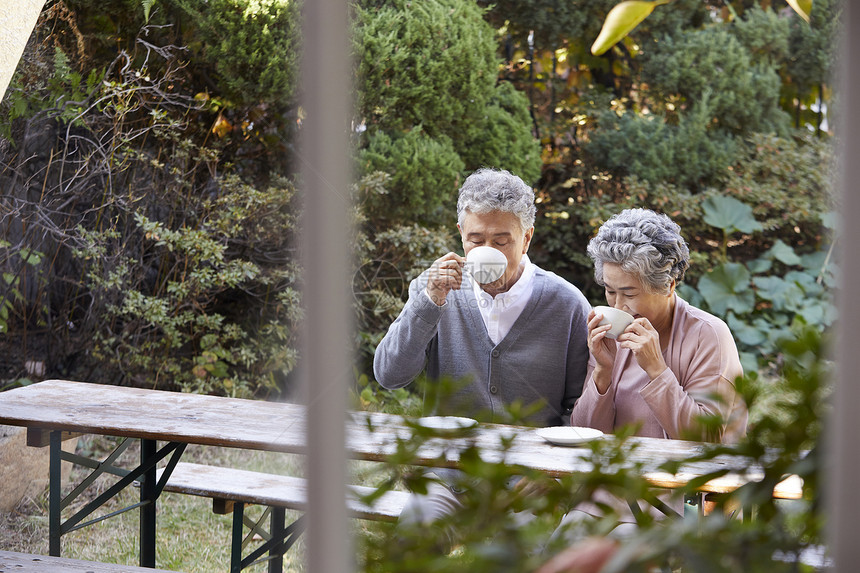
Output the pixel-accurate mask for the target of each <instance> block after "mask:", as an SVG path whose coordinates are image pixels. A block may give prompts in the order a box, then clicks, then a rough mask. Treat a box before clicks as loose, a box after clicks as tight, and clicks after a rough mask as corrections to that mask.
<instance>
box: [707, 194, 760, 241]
mask: <svg viewBox="0 0 860 573" xmlns="http://www.w3.org/2000/svg"><path fill="white" fill-rule="evenodd" d="M702 209H703V210H704V212H705V217H704V219H705V223H707V224H708V225H710V226H712V227H717V228H718V229H722V230H724V231H725V232H726V233H733V232H734V231H740V232H741V233H752V232H753V231H758V230H760V229H761V228H762V227H761V224H760V223H759V222H758V221H756V220H755V217H753V213H752V207H750V206H749V205H747V204H746V203H743V202H741V201H738V200H737V199H735V198H734V197H724V196H722V195H717V196H712V197H708V198H707V199H705V200H704V201H703V202H702Z"/></svg>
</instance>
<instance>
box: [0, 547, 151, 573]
mask: <svg viewBox="0 0 860 573" xmlns="http://www.w3.org/2000/svg"><path fill="white" fill-rule="evenodd" d="M0 571H2V572H3V573H7V572H8V573H13V572H14V573H86V572H91V573H167V571H166V570H165V569H150V568H148V567H135V566H133V565H117V564H115V563H99V562H96V561H83V560H80V559H69V558H68V557H49V556H47V555H34V554H32V553H18V552H15V551H2V550H0Z"/></svg>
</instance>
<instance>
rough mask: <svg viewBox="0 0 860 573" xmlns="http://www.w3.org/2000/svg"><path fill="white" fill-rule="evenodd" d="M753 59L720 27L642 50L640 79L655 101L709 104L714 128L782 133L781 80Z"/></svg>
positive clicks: (685, 34)
mask: <svg viewBox="0 0 860 573" xmlns="http://www.w3.org/2000/svg"><path fill="white" fill-rule="evenodd" d="M755 55H756V54H752V53H750V51H749V50H747V49H746V48H745V47H744V46H743V45H742V44H741V43H740V42H739V41H738V39H737V38H736V37H735V36H733V35H732V34H730V33H729V32H728V31H727V30H725V29H724V28H723V27H722V26H709V27H705V28H703V29H701V30H690V31H683V32H681V33H680V34H677V35H675V36H667V37H665V38H662V41H660V42H657V43H655V44H653V45H651V46H648V48H646V50H645V52H644V54H643V63H642V76H641V79H642V81H643V82H645V83H646V84H647V85H648V87H649V92H650V93H649V96H650V98H653V99H654V100H655V102H661V101H662V102H666V101H672V98H673V97H675V98H679V99H678V100H676V101H678V104H677V105H679V106H683V107H684V108H686V109H687V110H688V111H691V110H695V108H696V107H697V106H698V105H701V104H702V103H703V102H704V101H707V104H708V107H709V116H710V117H709V119H711V120H712V121H713V123H714V127H715V128H718V129H723V130H726V131H728V132H730V133H733V134H743V133H750V132H760V133H770V132H776V133H779V134H784V133H786V129H787V127H788V116H787V115H786V114H785V113H784V112H783V111H782V110H781V109H780V108H779V87H780V79H779V76H778V74H777V73H776V71H775V70H774V69H773V67H768V66H767V59H766V58H764V57H763V56H759V59H757V58H756V57H754V56H755ZM650 98H649V99H650ZM657 105H659V103H658V104H657Z"/></svg>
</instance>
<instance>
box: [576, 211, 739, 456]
mask: <svg viewBox="0 0 860 573" xmlns="http://www.w3.org/2000/svg"><path fill="white" fill-rule="evenodd" d="M588 255H589V256H590V257H591V258H592V259H593V260H594V275H595V278H596V280H597V282H598V284H600V285H602V286H603V287H604V289H605V293H606V301H607V303H608V304H609V305H610V306H612V307H615V308H619V309H622V310H624V311H626V312H628V313H630V314H631V315H633V317H634V319H635V320H634V321H633V323H632V324H630V325H629V326H628V327H627V328H626V329H625V330H624V332H623V333H622V334H620V335H619V336H618V338H617V339H616V340H612V339H610V338H607V336H606V333H607V331H608V330H609V328H610V326H609V325H604V326H600V321H601V319H602V318H603V317H602V315H601V314H599V313H597V312H595V311H592V312H591V313H590V314H589V317H588V348H589V351H590V354H591V357H590V360H589V367H588V374H587V377H586V382H585V387H584V389H583V393H582V396H581V397H580V398H579V400H577V402H576V405H575V407H574V409H573V413H572V415H571V422H572V424H573V425H575V426H589V427H592V428H597V429H599V430H602V431H604V432H613V431H614V430H615V429H616V428H619V427H621V426H625V425H631V424H632V425H636V427H637V430H636V434H637V435H640V436H651V437H658V438H673V439H704V440H710V441H722V442H734V441H737V439H738V438H740V437H741V436H742V435H743V434H744V433H745V432H746V423H747V411H746V407H745V405H744V403H743V401H742V400H741V398H740V396H739V395H738V394H737V392H736V391H735V385H734V383H735V379H736V378H737V377H738V376H741V375H742V374H743V370H742V368H741V364H740V359H739V357H738V351H737V347H736V346H735V342H734V340H733V338H732V334H731V332H730V331H729V328H728V326H726V324H725V323H724V322H723V321H722V320H720V319H719V318H717V317H715V316H713V315H711V314H708V313H707V312H704V311H703V310H700V309H698V308H695V307H693V306H691V305H690V304H688V303H687V302H686V301H684V300H683V299H681V298H680V297H679V296H678V295H677V294H676V293H675V287H676V286H677V285H678V283H679V282H680V281H681V280H682V279H683V278H684V272H685V271H686V269H687V267H688V266H689V257H690V252H689V249H688V248H687V244H686V243H685V241H684V239H683V237H681V233H680V227H679V226H678V225H677V224H675V223H674V222H672V221H671V220H670V219H669V217H667V216H666V215H661V214H657V213H655V212H653V211H650V210H647V209H627V210H625V211H622V212H621V213H619V214H617V215H615V216H613V217H612V218H610V219H609V220H608V221H607V222H606V223H604V224H603V226H601V227H600V230H599V231H598V232H597V235H596V236H595V237H594V238H593V239H592V240H591V241H590V242H589V244H588ZM706 419H710V421H709V422H704V420H706Z"/></svg>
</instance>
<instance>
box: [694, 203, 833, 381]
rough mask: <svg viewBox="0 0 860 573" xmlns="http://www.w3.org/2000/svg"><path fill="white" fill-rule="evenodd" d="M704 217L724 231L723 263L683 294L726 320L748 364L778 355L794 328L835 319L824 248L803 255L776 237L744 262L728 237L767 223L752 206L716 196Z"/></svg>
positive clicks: (752, 366)
mask: <svg viewBox="0 0 860 573" xmlns="http://www.w3.org/2000/svg"><path fill="white" fill-rule="evenodd" d="M702 208H703V210H704V221H705V222H706V223H707V224H709V225H712V226H714V227H717V228H719V229H720V230H722V232H723V242H722V246H721V253H722V262H721V263H720V264H718V265H717V266H715V267H713V268H711V269H710V270H709V271H708V272H707V273H705V274H704V275H703V276H701V277H700V278H699V281H698V286H697V288H695V289H694V288H693V287H690V286H684V287H683V288H681V289H680V292H681V293H682V295H683V296H685V297H686V298H688V299H689V300H691V302H694V304H699V305H703V306H704V308H706V309H708V310H710V311H711V312H713V313H714V314H716V315H717V316H720V317H722V318H724V319H725V320H726V322H727V323H728V325H729V328H730V329H731V330H732V333H733V334H734V336H735V338H736V340H737V342H738V346H739V349H740V351H741V358H742V360H743V363H744V368H745V370H747V371H756V370H757V368H758V366H759V362H762V363H765V364H767V363H769V362H772V361H773V360H774V357H775V356H778V355H779V348H780V341H781V340H783V339H786V338H790V337H791V336H792V332H791V327H793V326H794V325H796V324H798V323H799V324H804V325H809V326H812V327H815V328H816V329H819V330H820V331H824V330H826V329H827V328H828V327H830V325H831V324H832V323H833V321H834V320H835V316H836V313H835V306H834V302H833V300H832V293H831V290H830V289H831V288H833V287H835V272H836V269H835V268H834V265H833V264H832V263H831V262H830V261H829V260H828V259H829V257H828V254H827V253H826V252H823V251H813V252H810V253H807V254H805V255H802V256H801V255H799V254H798V253H797V252H796V251H795V249H794V248H792V247H791V246H789V245H788V244H786V243H784V242H783V241H781V240H779V239H777V240H776V241H775V242H774V243H773V245H772V246H771V247H770V248H769V249H768V250H767V251H765V252H763V253H761V254H760V255H759V256H758V258H756V259H753V260H750V261H747V262H746V263H745V264H741V263H739V262H732V261H730V260H728V257H727V252H728V251H727V244H728V240H729V237H730V236H731V235H732V234H734V233H737V232H741V233H753V232H755V231H759V230H761V228H762V226H761V225H760V224H759V223H758V222H757V221H756V220H755V219H754V218H753V216H752V209H751V208H749V207H748V206H747V205H745V204H743V203H741V202H740V201H738V200H737V199H734V198H732V197H720V196H715V197H714V196H712V197H709V198H708V199H706V200H705V201H704V202H703V203H702Z"/></svg>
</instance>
